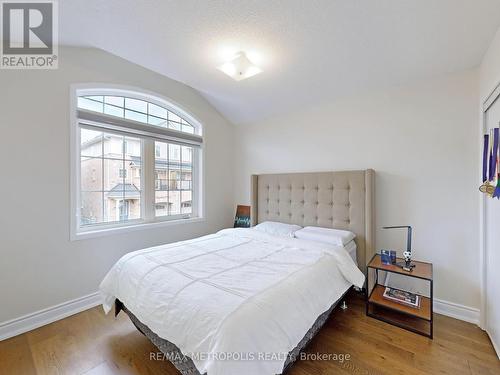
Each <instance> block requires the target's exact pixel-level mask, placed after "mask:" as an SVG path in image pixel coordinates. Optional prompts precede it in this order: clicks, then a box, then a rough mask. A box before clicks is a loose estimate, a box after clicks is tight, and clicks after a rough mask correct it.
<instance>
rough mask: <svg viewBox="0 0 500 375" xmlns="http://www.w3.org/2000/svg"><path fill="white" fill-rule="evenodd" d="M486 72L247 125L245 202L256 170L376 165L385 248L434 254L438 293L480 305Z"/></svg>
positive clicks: (241, 179) (241, 163)
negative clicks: (481, 91) (408, 229)
mask: <svg viewBox="0 0 500 375" xmlns="http://www.w3.org/2000/svg"><path fill="white" fill-rule="evenodd" d="M477 97H478V88H477V71H468V72H464V73H461V74H457V75H453V76H449V77H440V78H437V79H429V80H428V81H426V82H421V83H418V84H415V85H413V86H406V87H404V88H395V89H393V90H389V91H384V92H373V93H367V94H366V95H361V96H356V97H353V98H348V99H345V100H341V101H337V102H332V103H323V104H319V105H317V106H316V107H315V108H306V109H301V108H294V109H291V110H290V113H288V114H287V115H284V116H278V117H275V118H270V119H268V120H266V121H262V122H259V123H255V124H247V125H244V126H239V127H238V129H237V131H236V133H235V140H236V143H235V150H236V153H235V155H236V160H235V165H236V167H235V204H237V203H239V204H244V203H249V186H250V184H249V181H250V175H251V174H253V173H275V172H305V171H330V170H348V169H365V168H374V169H375V170H376V173H377V175H376V220H377V224H376V225H377V228H378V229H377V233H376V235H377V241H376V242H377V249H380V248H383V247H385V248H388V247H389V248H399V249H402V248H404V247H405V242H404V238H405V235H406V234H405V232H404V231H401V232H394V231H383V230H381V229H379V228H380V227H381V226H383V225H404V224H410V225H412V226H413V227H414V243H413V249H414V257H415V258H416V259H420V260H426V261H432V262H433V263H434V271H435V297H436V298H439V299H442V300H446V301H450V302H454V303H457V304H461V305H465V306H469V307H473V308H478V307H479V304H480V290H479V275H478V273H479V272H478V267H479V263H478V220H477V212H478V199H477V188H478V181H477V153H478V146H477V145H478V132H477V126H476V124H477V119H478V107H477Z"/></svg>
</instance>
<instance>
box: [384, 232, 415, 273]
mask: <svg viewBox="0 0 500 375" xmlns="http://www.w3.org/2000/svg"><path fill="white" fill-rule="evenodd" d="M394 228H407V229H408V235H407V236H406V251H404V252H403V258H404V259H405V262H404V263H396V265H398V266H400V267H401V268H402V269H404V270H405V271H408V272H411V271H412V269H413V268H414V267H415V264H412V263H411V233H412V229H411V226H409V225H396V226H392V227H382V229H394Z"/></svg>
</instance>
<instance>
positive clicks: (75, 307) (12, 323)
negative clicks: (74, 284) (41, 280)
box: [0, 292, 101, 341]
mask: <svg viewBox="0 0 500 375" xmlns="http://www.w3.org/2000/svg"><path fill="white" fill-rule="evenodd" d="M100 303H101V298H100V296H99V293H97V292H96V293H92V294H89V295H88V296H84V297H80V298H77V299H74V300H72V301H67V302H63V303H61V304H59V305H56V306H52V307H49V308H46V309H43V310H40V311H36V312H34V313H31V314H28V315H24V316H21V317H19V318H16V319H12V320H8V321H6V322H1V323H0V341H2V340H5V339H8V338H10V337H14V336H17V335H20V334H21V333H25V332H28V331H31V330H33V329H35V328H38V327H41V326H44V325H46V324H50V323H53V322H55V321H57V320H60V319H64V318H66V317H68V316H70V315H74V314H77V313H79V312H82V311H84V310H87V309H90V308H92V307H95V306H97V305H99V304H100Z"/></svg>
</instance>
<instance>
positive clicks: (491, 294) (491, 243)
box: [479, 30, 500, 356]
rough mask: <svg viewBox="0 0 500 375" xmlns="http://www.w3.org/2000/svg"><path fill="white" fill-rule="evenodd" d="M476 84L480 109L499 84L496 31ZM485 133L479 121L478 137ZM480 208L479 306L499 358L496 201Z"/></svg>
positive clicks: (494, 119)
mask: <svg viewBox="0 0 500 375" xmlns="http://www.w3.org/2000/svg"><path fill="white" fill-rule="evenodd" d="M479 82H480V103H479V105H480V106H482V103H483V102H484V100H485V99H486V98H487V97H488V95H489V94H490V93H491V91H492V90H493V89H494V88H495V87H496V86H497V85H498V84H499V83H500V30H499V31H498V32H497V34H496V36H495V38H494V40H493V42H492V43H491V45H490V48H489V49H488V51H487V52H486V54H485V56H484V58H483V61H482V63H481V66H480V69H479ZM499 107H500V103H498V100H497V102H496V103H495V104H494V105H492V107H491V108H490V109H489V110H488V124H487V127H489V128H491V127H498V120H499V118H500V113H499V112H500V108H499ZM484 131H485V129H484V127H483V124H482V122H481V121H480V125H479V132H480V134H481V133H483V132H484ZM482 199H483V204H484V205H483V208H484V214H485V216H484V218H485V220H484V227H483V228H481V235H483V233H484V239H485V249H486V253H485V264H486V269H485V270H484V275H485V281H486V282H485V292H486V294H485V297H486V298H485V301H484V302H485V304H484V306H483V307H482V308H483V311H484V315H483V322H482V323H483V324H484V328H485V329H486V331H487V332H488V333H489V335H490V338H491V341H492V342H493V344H494V346H495V348H496V350H497V354H498V355H499V356H500V273H499V272H498V265H499V264H500V252H499V246H500V245H499V244H500V231H499V230H498V224H499V223H498V220H499V218H500V201H498V200H496V199H490V198H485V197H484V196H483V197H482Z"/></svg>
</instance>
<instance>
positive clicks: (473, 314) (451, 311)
mask: <svg viewBox="0 0 500 375" xmlns="http://www.w3.org/2000/svg"><path fill="white" fill-rule="evenodd" d="M434 312H435V313H438V314H442V315H446V316H449V317H451V318H455V319H460V320H464V321H466V322H469V323H473V324H477V325H479V309H476V308H474V307H469V306H464V305H460V304H458V303H453V302H448V301H443V300H442V299H437V298H434Z"/></svg>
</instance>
